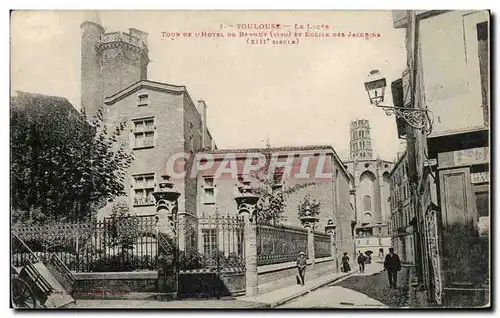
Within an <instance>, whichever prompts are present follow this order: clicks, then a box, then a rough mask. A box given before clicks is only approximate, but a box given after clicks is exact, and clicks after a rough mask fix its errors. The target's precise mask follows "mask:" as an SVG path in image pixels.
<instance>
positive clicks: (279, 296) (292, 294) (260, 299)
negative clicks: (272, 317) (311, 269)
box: [236, 270, 358, 308]
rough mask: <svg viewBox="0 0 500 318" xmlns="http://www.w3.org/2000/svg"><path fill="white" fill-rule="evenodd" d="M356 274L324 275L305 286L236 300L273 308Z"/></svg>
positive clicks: (294, 286)
mask: <svg viewBox="0 0 500 318" xmlns="http://www.w3.org/2000/svg"><path fill="white" fill-rule="evenodd" d="M357 272H358V270H355V271H351V272H349V273H335V274H330V275H325V276H321V277H318V278H315V279H312V280H308V281H306V284H305V286H301V285H292V286H287V287H284V288H281V289H278V290H275V291H272V292H270V293H265V294H261V295H257V296H254V297H247V296H241V297H237V298H236V299H237V300H240V301H245V302H253V303H259V304H265V305H267V307H270V308H274V307H277V306H280V305H282V304H285V303H287V302H290V301H292V300H294V299H296V298H298V297H301V296H303V295H306V294H308V293H310V292H312V291H314V290H316V289H318V288H321V287H323V286H325V285H328V284H331V283H333V282H335V281H338V280H340V279H343V278H347V277H350V276H352V275H354V274H355V273H357Z"/></svg>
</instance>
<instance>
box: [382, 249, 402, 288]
mask: <svg viewBox="0 0 500 318" xmlns="http://www.w3.org/2000/svg"><path fill="white" fill-rule="evenodd" d="M384 270H386V271H387V275H388V277H389V287H392V288H397V287H396V286H397V283H398V272H399V271H400V270H401V261H400V260H399V256H398V254H395V253H394V248H392V247H391V248H389V254H387V255H386V256H385V261H384Z"/></svg>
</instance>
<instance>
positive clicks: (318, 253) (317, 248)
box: [314, 232, 332, 258]
mask: <svg viewBox="0 0 500 318" xmlns="http://www.w3.org/2000/svg"><path fill="white" fill-rule="evenodd" d="M330 244H331V243H330V235H328V234H324V233H317V232H315V233H314V256H315V257H316V258H321V257H329V256H332V255H331V249H330Z"/></svg>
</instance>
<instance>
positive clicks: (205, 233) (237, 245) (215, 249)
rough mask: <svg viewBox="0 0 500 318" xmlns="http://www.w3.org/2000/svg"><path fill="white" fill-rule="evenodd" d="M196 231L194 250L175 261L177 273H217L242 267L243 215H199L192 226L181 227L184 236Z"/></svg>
mask: <svg viewBox="0 0 500 318" xmlns="http://www.w3.org/2000/svg"><path fill="white" fill-rule="evenodd" d="M195 229H196V230H197V231H198V249H197V251H193V252H190V253H185V254H186V255H185V259H184V260H183V259H182V255H181V259H180V260H179V263H180V264H179V266H180V270H181V273H200V272H205V273H221V272H242V271H244V270H245V251H244V245H245V244H244V242H245V241H244V230H245V223H244V220H243V218H241V217H238V216H230V215H226V216H224V215H219V214H216V215H210V216H205V215H202V216H201V217H199V218H198V220H197V222H196V227H192V228H191V229H190V228H186V227H184V231H183V232H184V235H185V237H187V238H189V237H192V235H191V233H190V232H189V231H190V230H191V231H192V230H195Z"/></svg>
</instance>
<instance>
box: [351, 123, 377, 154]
mask: <svg viewBox="0 0 500 318" xmlns="http://www.w3.org/2000/svg"><path fill="white" fill-rule="evenodd" d="M350 146H351V147H350V150H351V152H350V153H351V155H350V157H351V160H356V159H359V160H365V159H368V160H370V159H373V150H372V139H371V137H370V123H369V121H368V120H365V119H358V120H355V121H352V122H351V145H350Z"/></svg>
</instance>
